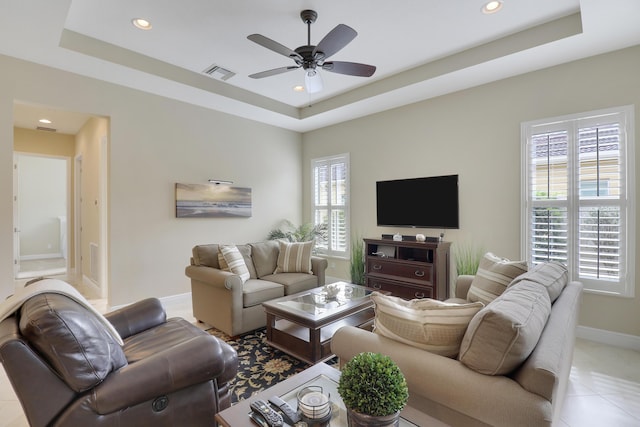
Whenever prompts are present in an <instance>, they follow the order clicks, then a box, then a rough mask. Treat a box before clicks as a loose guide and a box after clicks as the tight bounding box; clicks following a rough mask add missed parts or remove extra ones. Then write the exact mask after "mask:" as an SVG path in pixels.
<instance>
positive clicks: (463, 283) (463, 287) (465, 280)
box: [456, 274, 475, 299]
mask: <svg viewBox="0 0 640 427" xmlns="http://www.w3.org/2000/svg"><path fill="white" fill-rule="evenodd" d="M474 277H475V276H470V275H466V274H463V275H460V276H458V278H457V279H456V298H462V299H467V292H469V288H470V287H471V282H473V278H474Z"/></svg>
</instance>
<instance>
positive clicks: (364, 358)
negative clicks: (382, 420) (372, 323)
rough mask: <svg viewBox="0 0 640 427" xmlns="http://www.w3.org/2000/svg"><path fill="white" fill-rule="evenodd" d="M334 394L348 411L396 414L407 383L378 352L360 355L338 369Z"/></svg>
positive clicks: (407, 390) (386, 358)
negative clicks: (340, 399)
mask: <svg viewBox="0 0 640 427" xmlns="http://www.w3.org/2000/svg"><path fill="white" fill-rule="evenodd" d="M338 393H339V394H340V397H342V401H343V402H344V404H345V406H346V407H347V408H349V409H351V410H352V411H355V412H358V413H361V414H366V415H370V416H373V417H385V416H389V415H393V414H396V413H398V414H399V412H400V411H401V410H402V408H404V406H405V405H406V403H407V399H408V398H409V389H408V388H407V382H406V379H405V377H404V375H403V374H402V372H401V371H400V368H399V367H398V365H396V363H395V362H394V361H393V360H391V358H390V357H389V356H384V355H382V354H379V353H371V352H368V353H360V354H358V355H357V356H355V357H354V358H353V359H351V360H350V361H348V362H347V363H346V364H345V365H344V366H343V368H342V373H341V375H340V381H339V383H338Z"/></svg>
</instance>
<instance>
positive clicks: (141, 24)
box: [131, 18, 153, 30]
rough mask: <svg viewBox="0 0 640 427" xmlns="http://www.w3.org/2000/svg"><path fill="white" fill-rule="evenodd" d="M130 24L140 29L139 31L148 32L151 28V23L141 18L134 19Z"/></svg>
mask: <svg viewBox="0 0 640 427" xmlns="http://www.w3.org/2000/svg"><path fill="white" fill-rule="evenodd" d="M131 23H132V24H133V25H134V26H135V27H136V28H140V29H141V30H150V29H151V28H153V27H152V25H151V22H149V21H147V20H146V19H143V18H135V19H132V20H131Z"/></svg>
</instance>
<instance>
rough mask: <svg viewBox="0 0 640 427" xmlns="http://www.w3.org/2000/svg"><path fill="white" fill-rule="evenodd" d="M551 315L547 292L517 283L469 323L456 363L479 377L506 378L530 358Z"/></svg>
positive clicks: (526, 284)
mask: <svg viewBox="0 0 640 427" xmlns="http://www.w3.org/2000/svg"><path fill="white" fill-rule="evenodd" d="M550 313H551V301H550V300H549V294H548V293H547V290H546V288H545V287H544V286H542V285H539V284H537V283H533V282H526V281H524V282H520V283H518V284H517V285H515V286H512V287H510V288H509V289H507V290H506V291H505V292H504V293H503V294H502V295H500V296H499V297H497V298H496V299H495V300H493V301H492V302H491V303H490V304H489V305H487V306H486V307H485V308H483V309H482V310H480V312H478V314H476V315H475V316H474V318H473V319H471V322H469V327H468V328H467V331H466V333H465V334H464V338H463V339H462V344H461V346H460V354H459V356H458V359H459V360H460V361H461V362H462V363H463V364H465V365H466V366H467V367H469V368H471V369H473V370H475V371H477V372H480V373H482V374H487V375H505V374H508V373H510V372H511V371H513V370H514V369H515V368H517V367H518V366H519V365H520V364H521V363H522V362H524V361H525V360H526V359H527V357H529V354H531V352H532V351H533V349H534V348H535V346H536V344H537V343H538V339H540V335H541V334H542V330H543V329H544V327H545V325H546V323H547V319H548V318H549V314H550Z"/></svg>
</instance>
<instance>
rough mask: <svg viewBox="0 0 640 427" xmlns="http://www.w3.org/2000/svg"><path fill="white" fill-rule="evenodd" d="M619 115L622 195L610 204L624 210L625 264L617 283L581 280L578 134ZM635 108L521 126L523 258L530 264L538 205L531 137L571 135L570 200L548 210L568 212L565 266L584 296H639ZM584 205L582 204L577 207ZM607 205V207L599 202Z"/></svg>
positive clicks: (623, 245) (610, 109) (622, 258)
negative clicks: (562, 132) (534, 212)
mask: <svg viewBox="0 0 640 427" xmlns="http://www.w3.org/2000/svg"><path fill="white" fill-rule="evenodd" d="M614 115H617V116H618V117H619V118H620V120H619V123H620V133H621V135H623V137H622V138H621V142H620V145H621V146H620V158H621V163H622V167H621V180H622V184H621V196H620V199H619V202H617V203H615V202H613V203H609V202H604V204H605V205H607V204H613V205H616V206H619V207H620V211H621V218H622V220H621V234H622V237H621V241H620V249H621V250H620V253H621V263H622V265H623V267H622V271H621V274H620V278H619V280H615V281H614V280H604V279H597V278H595V279H594V278H581V277H579V275H578V262H579V261H578V259H577V257H578V255H577V254H578V220H577V216H578V214H577V211H578V209H579V208H580V207H581V206H585V205H588V203H589V202H585V201H584V199H580V188H579V187H580V185H579V177H578V171H579V169H578V167H577V166H576V165H577V162H578V155H577V150H575V144H577V142H576V141H577V137H576V136H575V135H577V132H578V129H579V128H583V127H585V126H592V125H595V124H598V122H600V121H601V120H602V122H606V120H607V117H609V121H610V117H611V116H614ZM634 117H635V113H634V107H633V105H629V106H623V107H616V108H609V109H603V110H597V111H591V112H586V113H580V114H572V115H567V116H562V117H554V118H549V119H542V120H536V121H530V122H525V123H522V124H521V148H522V152H521V159H522V183H521V185H522V188H521V194H522V196H521V198H522V211H521V224H522V227H521V229H522V230H521V232H522V236H521V242H522V255H523V257H525V259H526V260H527V261H528V262H529V263H531V262H532V260H533V254H532V250H531V244H530V242H531V239H532V236H531V234H532V233H531V229H532V227H531V226H530V221H531V220H532V218H531V216H530V212H531V210H532V208H533V207H534V206H535V205H536V204H535V201H533V200H531V199H532V197H531V190H530V188H531V187H530V181H531V180H532V177H531V168H530V164H531V163H532V162H533V160H532V159H531V156H530V150H529V143H530V141H531V138H532V136H533V135H536V134H540V133H541V132H552V131H556V130H560V129H567V130H568V131H569V149H568V153H567V163H568V167H567V169H568V177H567V178H568V186H569V188H568V190H567V191H568V194H567V200H566V201H556V200H552V201H550V202H549V203H548V204H549V205H550V206H558V207H563V208H566V209H567V212H568V221H569V225H568V234H569V237H568V247H567V250H568V254H567V263H568V269H569V276H570V280H578V281H581V282H582V283H583V284H584V287H585V288H584V289H585V291H586V292H590V293H596V294H603V295H613V296H621V297H634V293H635V262H636V258H635V236H636V234H635V224H636V213H635V211H636V205H635V192H636V189H635V148H634V147H635V143H634V137H635V129H634ZM579 201H580V203H578V202H579ZM598 203H603V202H597V203H596V204H598Z"/></svg>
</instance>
